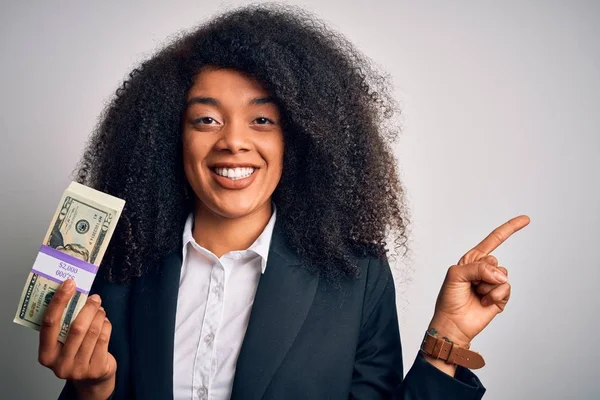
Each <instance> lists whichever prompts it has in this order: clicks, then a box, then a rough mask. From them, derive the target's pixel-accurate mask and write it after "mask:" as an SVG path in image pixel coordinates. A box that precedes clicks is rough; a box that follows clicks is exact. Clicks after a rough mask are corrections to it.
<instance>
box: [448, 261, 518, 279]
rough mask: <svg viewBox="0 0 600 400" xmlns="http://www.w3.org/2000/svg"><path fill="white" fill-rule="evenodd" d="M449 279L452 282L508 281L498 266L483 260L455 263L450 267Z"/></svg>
mask: <svg viewBox="0 0 600 400" xmlns="http://www.w3.org/2000/svg"><path fill="white" fill-rule="evenodd" d="M448 279H449V280H450V281H452V282H474V281H483V282H488V283H496V284H501V283H505V282H506V281H508V278H507V277H506V275H505V274H504V273H502V271H501V270H500V269H499V268H498V267H496V266H494V265H491V264H488V263H486V262H483V261H480V262H476V263H471V264H465V265H453V266H452V267H450V268H449V269H448Z"/></svg>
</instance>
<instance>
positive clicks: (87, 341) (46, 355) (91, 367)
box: [38, 279, 117, 400]
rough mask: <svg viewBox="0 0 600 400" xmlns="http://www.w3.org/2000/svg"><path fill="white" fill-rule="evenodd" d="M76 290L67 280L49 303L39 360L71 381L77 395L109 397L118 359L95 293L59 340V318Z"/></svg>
mask: <svg viewBox="0 0 600 400" xmlns="http://www.w3.org/2000/svg"><path fill="white" fill-rule="evenodd" d="M74 293H75V282H74V281H73V280H70V279H69V280H66V281H65V282H64V283H63V284H62V285H61V286H60V288H59V289H58V290H57V291H56V293H55V294H54V296H53V297H52V300H51V301H50V303H49V304H48V308H47V310H46V314H45V315H44V319H43V322H42V327H41V329H40V344H39V355H38V360H39V362H40V364H42V365H43V366H45V367H48V368H50V369H51V370H52V371H53V372H54V374H55V375H56V376H57V377H59V378H61V379H69V380H71V381H72V382H73V385H74V386H75V389H76V391H77V394H78V397H80V398H85V399H103V400H105V399H108V398H109V397H110V395H111V394H112V392H113V391H114V388H115V376H116V371H117V361H116V360H115V358H114V357H113V356H112V354H110V353H109V352H108V342H109V339H110V333H111V328H112V327H111V324H110V322H109V320H108V318H106V313H105V311H104V309H103V308H102V307H101V306H100V303H101V299H100V296H98V295H97V294H95V295H92V296H90V297H89V298H88V299H87V302H86V304H85V305H84V306H83V308H82V309H81V311H80V312H79V314H78V315H77V318H75V320H74V321H73V322H72V323H71V327H70V329H69V332H68V334H67V338H66V341H65V344H64V345H63V344H62V343H61V342H59V341H58V335H59V333H60V328H61V324H60V322H61V318H62V315H63V312H64V310H65V307H66V306H67V304H68V302H69V300H70V299H71V297H72V296H73V294H74Z"/></svg>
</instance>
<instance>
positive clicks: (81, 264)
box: [40, 244, 98, 274]
mask: <svg viewBox="0 0 600 400" xmlns="http://www.w3.org/2000/svg"><path fill="white" fill-rule="evenodd" d="M40 253H44V254H47V255H49V256H50V257H53V258H56V259H58V260H61V261H64V262H66V263H69V264H71V265H74V266H76V267H77V268H81V269H83V270H86V271H88V272H91V273H92V274H96V273H97V272H98V266H96V265H94V264H90V263H89V262H87V261H83V260H82V259H80V258H77V257H73V256H72V255H70V254H67V253H63V252H62V251H60V250H56V249H55V248H53V247H50V246H46V245H45V244H43V245H42V246H41V247H40Z"/></svg>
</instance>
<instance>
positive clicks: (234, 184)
mask: <svg viewBox="0 0 600 400" xmlns="http://www.w3.org/2000/svg"><path fill="white" fill-rule="evenodd" d="M222 165H223V167H214V168H225V164H222ZM229 165H231V164H229ZM247 166H248V167H250V165H247ZM242 168H243V167H242ZM209 169H210V173H211V174H212V176H213V178H215V181H217V183H218V184H219V185H221V186H222V187H224V188H225V189H232V190H241V189H245V188H247V187H248V186H250V185H251V184H252V182H254V180H255V179H256V175H257V174H258V171H260V169H259V168H256V169H255V170H254V172H253V173H252V175H250V176H248V177H246V178H243V179H237V180H235V181H232V180H231V179H229V178H225V177H224V176H221V175H219V174H217V173H216V172H215V171H214V169H213V168H209Z"/></svg>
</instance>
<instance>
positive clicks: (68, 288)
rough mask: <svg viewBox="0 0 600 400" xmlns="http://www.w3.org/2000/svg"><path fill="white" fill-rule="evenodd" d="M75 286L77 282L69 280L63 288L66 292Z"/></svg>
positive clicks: (64, 283)
mask: <svg viewBox="0 0 600 400" xmlns="http://www.w3.org/2000/svg"><path fill="white" fill-rule="evenodd" d="M74 285H75V282H74V281H73V279H67V280H66V281H64V282H63V284H62V287H63V288H64V289H65V290H70V289H72V288H73V286H74Z"/></svg>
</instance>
